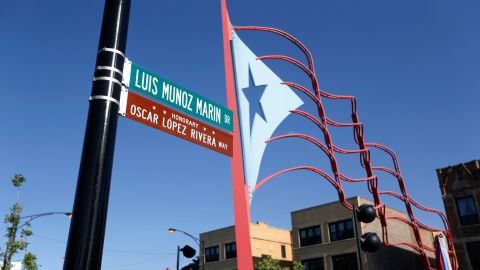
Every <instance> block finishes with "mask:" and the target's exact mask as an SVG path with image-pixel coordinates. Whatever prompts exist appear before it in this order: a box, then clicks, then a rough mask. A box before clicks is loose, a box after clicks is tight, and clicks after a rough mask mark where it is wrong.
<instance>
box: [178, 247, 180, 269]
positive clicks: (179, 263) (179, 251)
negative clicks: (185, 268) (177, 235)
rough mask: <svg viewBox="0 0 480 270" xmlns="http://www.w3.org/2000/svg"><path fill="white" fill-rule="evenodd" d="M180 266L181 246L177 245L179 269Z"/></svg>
mask: <svg viewBox="0 0 480 270" xmlns="http://www.w3.org/2000/svg"><path fill="white" fill-rule="evenodd" d="M179 266H180V246H177V270H178V268H179Z"/></svg>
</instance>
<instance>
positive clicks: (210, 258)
mask: <svg viewBox="0 0 480 270" xmlns="http://www.w3.org/2000/svg"><path fill="white" fill-rule="evenodd" d="M219 251H220V248H219V247H218V246H214V247H208V248H205V262H216V261H218V260H220V256H219V254H220V252H219Z"/></svg>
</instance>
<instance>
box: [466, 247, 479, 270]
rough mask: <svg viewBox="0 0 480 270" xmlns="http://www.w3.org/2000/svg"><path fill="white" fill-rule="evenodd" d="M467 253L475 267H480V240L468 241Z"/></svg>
mask: <svg viewBox="0 0 480 270" xmlns="http://www.w3.org/2000/svg"><path fill="white" fill-rule="evenodd" d="M467 253H468V258H469V259H470V265H471V266H472V267H473V269H480V242H472V243H467Z"/></svg>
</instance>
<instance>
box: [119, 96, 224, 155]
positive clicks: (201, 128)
mask: <svg viewBox="0 0 480 270" xmlns="http://www.w3.org/2000/svg"><path fill="white" fill-rule="evenodd" d="M122 100H123V97H122ZM123 106H125V101H122V107H123ZM120 114H121V115H123V116H125V117H127V118H130V119H133V120H135V121H138V122H140V123H143V124H145V125H147V126H151V127H153V128H156V129H159V130H162V131H165V132H167V133H169V134H171V135H174V136H177V137H179V138H182V139H184V140H187V141H190V142H193V143H196V144H198V145H202V146H204V147H207V148H210V149H212V150H214V151H217V152H219V153H222V154H224V155H227V156H230V157H231V156H232V135H231V134H229V133H226V132H224V131H221V130H219V129H217V128H214V127H212V126H210V125H208V124H205V123H203V122H200V121H198V120H197V119H194V118H192V117H190V116H187V115H185V114H182V113H180V112H177V111H175V110H173V109H171V108H168V107H165V106H163V105H161V104H158V103H156V102H154V101H151V100H149V99H147V98H144V97H142V96H140V95H137V94H135V93H132V92H128V96H127V98H126V106H125V108H123V109H121V110H120Z"/></svg>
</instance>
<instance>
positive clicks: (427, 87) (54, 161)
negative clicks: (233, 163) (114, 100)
mask: <svg viewBox="0 0 480 270" xmlns="http://www.w3.org/2000/svg"><path fill="white" fill-rule="evenodd" d="M101 2H102V1H83V2H72V1H41V2H40V1H31V0H26V1H20V2H19V1H2V2H0V37H1V38H0V55H1V65H0V87H1V93H2V97H1V98H0V119H1V121H0V122H1V132H0V164H1V166H0V179H1V181H0V213H6V212H7V211H8V207H9V206H10V205H11V204H12V203H13V202H14V201H15V191H14V189H13V188H11V187H10V185H9V181H8V179H9V178H10V177H11V176H12V175H13V174H14V173H17V172H21V173H23V174H24V175H25V176H26V177H27V178H28V179H29V182H27V184H26V185H25V188H24V190H23V191H22V196H21V202H22V203H23V204H24V206H25V214H34V213H42V212H48V211H68V210H70V209H71V208H72V205H73V199H74V192H75V187H76V182H77V173H78V167H79V161H80V154H81V149H82V143H83V136H84V129H85V123H86V116H87V109H88V97H89V95H90V91H91V79H92V77H93V70H94V65H95V57H96V48H97V45H98V36H99V31H100V23H101V16H102V12H103V3H101ZM229 8H230V17H231V20H232V22H233V24H235V25H262V26H271V27H276V28H280V29H283V30H285V31H287V32H289V33H291V34H293V35H294V36H296V37H297V38H299V39H300V40H301V41H302V42H303V43H304V44H306V45H307V46H308V47H309V48H310V49H311V51H312V54H313V56H314V59H315V61H316V71H317V75H318V79H319V82H320V86H321V87H322V88H323V89H325V90H328V91H330V92H332V93H337V94H348V95H355V96H357V98H358V107H359V108H358V110H359V116H360V119H361V121H363V122H364V123H365V136H366V140H367V141H369V142H379V143H382V144H385V145H388V146H390V147H391V148H392V149H394V150H395V151H396V152H397V154H398V157H399V159H400V166H401V168H402V171H403V173H404V176H405V179H406V181H407V186H408V189H409V191H410V193H411V195H412V196H413V197H414V198H416V199H417V200H418V201H420V202H422V203H423V204H425V205H426V206H429V207H434V208H438V209H442V210H443V205H442V201H441V196H440V193H439V188H438V183H437V178H436V173H435V169H437V168H441V167H445V166H448V165H451V164H457V163H460V162H466V161H470V160H473V159H478V158H479V150H480V145H479V143H478V138H479V133H480V127H479V125H478V114H479V111H478V105H477V104H478V100H479V98H480V94H479V91H478V89H479V87H480V76H479V75H480V49H479V48H480V44H479V43H480V36H479V35H478V29H479V27H480V18H479V17H478V14H476V13H478V12H476V11H477V10H478V9H479V8H480V4H479V3H478V1H455V2H454V1H443V2H438V1H430V0H425V1H399V2H391V1H380V0H371V1H361V2H359V1H353V0H351V1H349V0H345V1H312V0H305V1H288V0H277V1H273V0H264V1H253V0H244V1H236V2H234V1H230V3H229ZM130 18H131V20H130V29H129V37H128V45H127V52H126V54H127V56H128V57H129V58H130V59H131V60H132V61H133V62H134V63H137V64H139V65H141V66H143V67H146V68H148V69H150V70H152V71H155V72H156V73H158V74H160V75H162V76H163V77H165V78H168V79H169V80H171V81H174V82H176V83H178V84H180V85H182V86H185V87H187V88H189V89H191V90H192V91H195V92H196V93H198V94H200V95H202V96H205V97H207V98H209V99H211V100H213V101H215V102H217V103H219V104H226V96H225V80H224V67H223V48H222V33H221V20H220V1H193V0H185V1H133V3H132V9H131V17H130ZM239 35H240V36H241V37H242V39H243V40H244V41H245V42H246V43H247V44H248V45H249V46H250V48H251V49H252V50H253V51H254V52H256V53H257V54H258V55H264V54H286V55H290V56H294V57H300V54H299V53H298V51H297V50H295V48H294V47H293V46H291V45H290V44H288V43H287V42H285V41H284V40H281V39H279V38H277V37H275V36H272V35H269V34H259V33H244V32H242V33H239ZM267 64H268V65H269V66H270V67H271V68H272V69H273V70H274V71H275V72H277V73H278V74H279V76H280V77H281V78H283V79H284V80H289V81H295V82H299V83H303V84H305V83H306V79H305V77H304V76H303V75H302V74H301V73H300V72H299V71H297V70H295V69H292V68H291V67H290V66H288V65H286V64H281V63H278V62H268V63H267ZM326 106H327V114H328V115H329V116H330V117H331V118H333V119H336V120H339V121H342V120H345V121H347V120H349V111H348V109H349V106H348V104H347V103H335V102H326ZM305 109H307V110H308V109H311V106H310V107H309V105H308V104H307V105H305ZM282 132H305V133H309V134H313V135H316V136H319V135H320V133H319V131H318V130H316V129H315V128H314V127H313V126H311V125H310V124H308V123H305V122H303V121H301V120H300V119H299V118H295V117H293V116H292V117H290V118H288V119H287V120H286V121H285V122H284V124H283V125H282V126H281V127H280V128H279V129H278V130H277V132H276V133H275V134H282ZM332 135H333V138H334V142H335V143H336V144H338V145H339V146H342V147H345V148H349V147H354V144H353V142H352V132H351V131H346V130H334V129H332ZM280 156H283V157H282V158H278V157H280ZM286 157H288V158H286ZM339 161H340V162H341V165H340V166H341V168H342V170H343V171H344V172H345V173H346V174H347V175H350V176H352V177H361V176H363V171H361V170H360V169H359V168H358V161H357V158H346V157H345V158H343V157H342V158H339ZM374 162H375V164H386V165H388V163H387V162H386V160H385V159H384V157H383V156H382V155H381V154H380V153H375V157H374ZM296 165H315V166H317V167H320V168H327V166H328V163H327V160H326V158H325V156H323V155H322V154H321V153H320V152H319V151H318V150H316V149H314V148H313V147H312V146H311V145H310V144H308V143H306V142H302V141H295V140H290V141H285V142H283V143H280V142H277V143H274V144H271V145H269V146H267V150H266V154H265V157H264V163H263V167H262V169H261V171H260V176H261V177H265V176H267V175H269V174H270V173H273V172H275V171H277V170H279V169H282V168H285V167H287V166H296ZM380 186H381V188H383V189H394V190H396V189H395V188H396V186H395V185H394V183H393V179H391V178H388V177H385V178H382V180H381V185H380ZM345 188H346V192H347V195H348V196H354V195H358V194H360V195H363V196H366V197H368V198H371V196H370V195H369V194H368V193H367V192H366V188H365V186H361V185H360V186H358V185H346V187H345ZM335 199H336V193H335V192H334V190H333V189H332V188H331V187H330V186H329V185H328V184H327V183H326V181H324V180H323V179H321V178H319V177H318V176H316V175H312V174H310V173H306V172H297V173H292V174H290V175H285V176H282V177H279V178H277V179H276V180H274V181H272V182H271V183H268V184H266V185H265V186H264V187H262V188H261V189H260V190H259V191H258V192H257V193H256V194H255V197H254V199H253V202H252V211H251V212H252V221H257V220H261V221H266V222H267V223H269V224H271V225H273V226H277V227H282V228H289V227H290V214H289V213H290V211H292V210H298V209H301V208H305V207H309V206H313V205H315V204H320V203H325V202H329V201H333V200H335ZM386 203H387V204H388V205H392V206H393V207H397V208H399V206H400V205H399V204H398V203H396V202H395V201H390V200H386ZM399 209H401V208H399ZM421 217H422V218H423V219H424V220H425V221H426V222H427V223H429V224H432V225H439V220H438V219H436V218H435V217H434V216H431V215H421ZM233 222H234V221H233V205H232V189H231V179H230V162H229V158H227V157H226V156H223V155H221V154H218V153H216V152H213V151H211V150H208V149H206V148H203V147H200V146H197V145H194V144H192V143H190V142H187V141H183V140H181V139H178V138H176V137H173V136H171V135H168V134H166V133H162V132H159V131H157V130H153V129H152V128H149V127H146V126H143V125H141V124H139V123H135V122H133V121H131V120H129V119H124V118H121V119H119V124H118V131H117V142H116V149H115V162H114V168H113V176H112V186H111V193H110V205H109V216H108V224H107V230H106V237H105V250H104V260H103V268H102V269H106V270H108V269H131V268H132V267H135V268H138V269H165V268H166V267H167V266H170V267H173V266H174V265H175V253H176V246H177V245H184V244H190V245H192V246H193V245H194V243H193V242H191V241H190V240H189V239H188V238H187V237H185V236H183V235H180V234H174V235H170V234H168V232H167V229H168V228H169V227H176V228H179V229H182V230H185V231H187V232H190V233H192V234H198V233H200V232H203V231H207V230H212V229H216V228H220V227H223V226H229V225H232V224H233ZM0 228H1V229H2V230H4V226H3V225H2V226H0ZM68 228H69V220H68V219H66V218H65V217H63V216H51V217H45V218H42V219H38V220H36V221H35V222H34V223H33V230H34V233H35V235H34V236H32V238H31V246H30V250H31V251H32V252H34V253H35V254H37V256H38V258H39V262H40V264H41V265H43V269H49V270H50V269H52V270H55V269H61V268H62V263H63V259H62V258H63V256H64V252H65V245H66V239H67V236H68ZM184 262H186V261H184Z"/></svg>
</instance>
